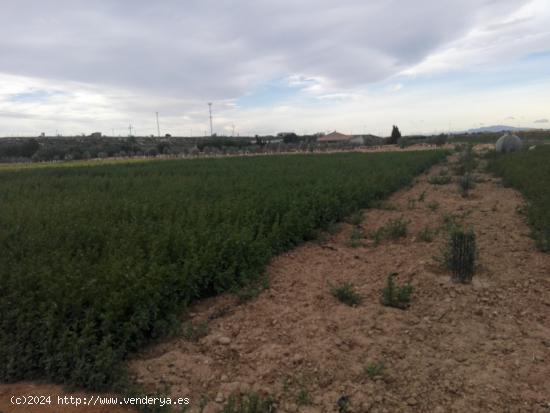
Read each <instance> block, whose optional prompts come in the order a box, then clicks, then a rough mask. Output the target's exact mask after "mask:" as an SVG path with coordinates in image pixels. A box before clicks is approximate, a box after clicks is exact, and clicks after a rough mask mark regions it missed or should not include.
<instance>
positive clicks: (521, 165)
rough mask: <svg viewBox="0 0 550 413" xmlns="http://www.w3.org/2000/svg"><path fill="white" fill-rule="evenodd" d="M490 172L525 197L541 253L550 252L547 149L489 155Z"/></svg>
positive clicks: (548, 162) (549, 188)
mask: <svg viewBox="0 0 550 413" xmlns="http://www.w3.org/2000/svg"><path fill="white" fill-rule="evenodd" d="M490 169H491V170H492V171H494V172H496V173H497V174H498V175H501V176H502V178H503V180H504V183H505V184H507V185H511V186H513V187H515V188H517V189H519V190H520V191H521V192H522V193H523V195H525V197H526V198H527V202H528V205H527V211H526V212H527V218H528V220H529V223H530V224H531V228H532V231H533V237H534V238H535V241H536V243H537V246H538V247H539V248H540V249H541V250H542V251H546V252H548V251H550V147H549V146H546V147H537V148H536V149H534V150H530V151H521V152H515V153H510V154H506V155H499V156H496V155H493V159H492V160H491V162H490Z"/></svg>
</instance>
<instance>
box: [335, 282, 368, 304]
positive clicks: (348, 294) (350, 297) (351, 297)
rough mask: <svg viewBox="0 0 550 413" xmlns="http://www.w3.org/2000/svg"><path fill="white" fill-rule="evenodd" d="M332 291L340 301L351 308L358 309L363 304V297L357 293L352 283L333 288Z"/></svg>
mask: <svg viewBox="0 0 550 413" xmlns="http://www.w3.org/2000/svg"><path fill="white" fill-rule="evenodd" d="M330 291H331V293H332V295H333V296H334V297H335V298H337V299H338V301H340V302H341V303H344V304H346V305H349V306H350V307H356V306H358V305H359V304H361V301H362V299H361V296H360V295H359V294H357V293H356V292H355V290H354V288H353V284H351V283H343V284H340V285H338V286H335V287H332V288H331V290H330Z"/></svg>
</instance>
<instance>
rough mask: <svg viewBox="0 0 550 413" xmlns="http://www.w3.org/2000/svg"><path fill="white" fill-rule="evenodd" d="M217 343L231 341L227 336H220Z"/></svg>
mask: <svg viewBox="0 0 550 413" xmlns="http://www.w3.org/2000/svg"><path fill="white" fill-rule="evenodd" d="M218 343H220V344H223V345H228V344H229V343H231V339H230V338H229V337H225V336H222V337H220V338H218Z"/></svg>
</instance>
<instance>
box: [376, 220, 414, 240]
mask: <svg viewBox="0 0 550 413" xmlns="http://www.w3.org/2000/svg"><path fill="white" fill-rule="evenodd" d="M408 225H409V223H408V222H407V221H405V220H404V219H403V218H397V219H390V220H389V221H388V222H387V223H386V224H385V225H383V226H381V227H380V228H378V229H377V230H376V231H374V232H373V233H372V234H371V237H372V238H373V239H374V243H375V244H376V245H378V244H379V243H380V242H381V241H383V240H386V239H392V240H396V239H399V238H402V237H406V236H407V233H408Z"/></svg>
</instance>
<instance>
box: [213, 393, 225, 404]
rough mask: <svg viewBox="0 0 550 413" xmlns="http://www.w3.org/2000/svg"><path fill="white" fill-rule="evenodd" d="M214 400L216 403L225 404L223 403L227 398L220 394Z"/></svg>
mask: <svg viewBox="0 0 550 413" xmlns="http://www.w3.org/2000/svg"><path fill="white" fill-rule="evenodd" d="M214 400H215V401H216V403H223V401H224V400H225V397H224V396H223V394H221V393H218V394H217V395H216V398H215V399H214Z"/></svg>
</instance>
